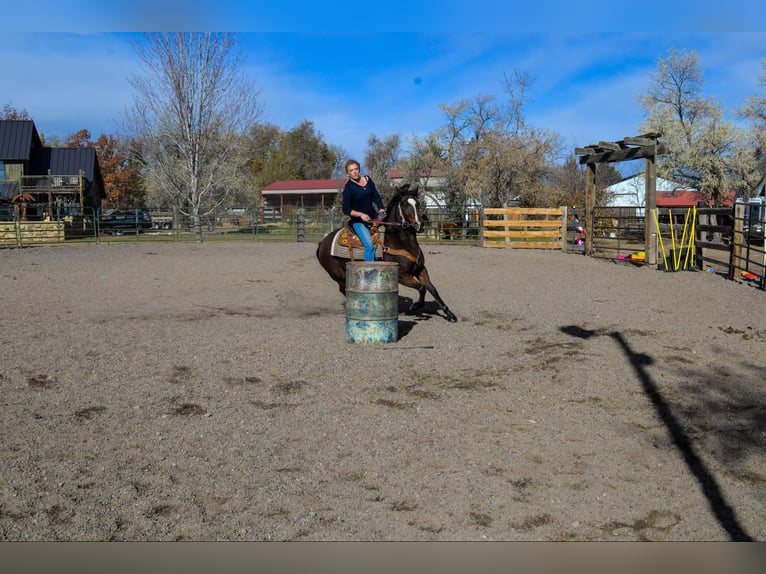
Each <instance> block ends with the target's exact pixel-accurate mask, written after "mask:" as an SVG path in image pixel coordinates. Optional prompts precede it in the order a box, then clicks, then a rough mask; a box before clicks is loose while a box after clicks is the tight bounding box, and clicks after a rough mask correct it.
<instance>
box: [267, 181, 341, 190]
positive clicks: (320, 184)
mask: <svg viewBox="0 0 766 574" xmlns="http://www.w3.org/2000/svg"><path fill="white" fill-rule="evenodd" d="M345 183H346V180H345V179H283V180H281V181H275V182H274V183H272V184H270V185H267V186H266V187H264V188H263V191H266V192H268V191H270V192H280V191H299V190H300V191H303V190H305V191H327V190H332V191H337V190H339V189H343V186H344V184H345Z"/></svg>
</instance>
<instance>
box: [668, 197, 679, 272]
mask: <svg viewBox="0 0 766 574" xmlns="http://www.w3.org/2000/svg"><path fill="white" fill-rule="evenodd" d="M668 221H670V253H671V254H672V257H673V271H678V265H676V234H675V232H674V228H675V225H673V210H672V209H670V208H668Z"/></svg>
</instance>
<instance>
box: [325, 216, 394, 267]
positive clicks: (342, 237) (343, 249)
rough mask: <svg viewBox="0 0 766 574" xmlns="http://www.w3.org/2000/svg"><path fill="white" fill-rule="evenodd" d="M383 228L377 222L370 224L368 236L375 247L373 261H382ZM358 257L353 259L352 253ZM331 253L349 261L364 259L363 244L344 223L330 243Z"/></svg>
mask: <svg viewBox="0 0 766 574" xmlns="http://www.w3.org/2000/svg"><path fill="white" fill-rule="evenodd" d="M384 232H385V228H384V227H383V226H381V225H379V224H378V223H377V222H376V223H373V224H372V227H371V228H370V235H371V236H372V243H373V244H374V245H375V259H379V260H380V259H383V234H384ZM355 252H356V253H357V254H358V255H357V256H356V257H354V253H355ZM331 253H332V255H333V256H335V257H341V258H343V259H350V260H351V261H356V260H362V259H364V244H363V243H362V240H361V239H359V236H358V235H357V234H356V233H354V230H353V228H352V227H351V226H350V225H348V223H346V224H345V225H344V226H343V227H341V228H340V229H339V230H338V231H337V232H336V233H335V238H334V239H333V242H332V249H331Z"/></svg>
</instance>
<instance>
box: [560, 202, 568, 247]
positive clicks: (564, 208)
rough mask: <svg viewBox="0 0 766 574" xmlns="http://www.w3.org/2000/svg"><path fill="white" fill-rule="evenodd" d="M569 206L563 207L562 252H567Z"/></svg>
mask: <svg viewBox="0 0 766 574" xmlns="http://www.w3.org/2000/svg"><path fill="white" fill-rule="evenodd" d="M567 231H568V229H567V206H566V205H564V206H562V207H561V250H562V251H563V252H564V253H566V252H567V237H568V234H567Z"/></svg>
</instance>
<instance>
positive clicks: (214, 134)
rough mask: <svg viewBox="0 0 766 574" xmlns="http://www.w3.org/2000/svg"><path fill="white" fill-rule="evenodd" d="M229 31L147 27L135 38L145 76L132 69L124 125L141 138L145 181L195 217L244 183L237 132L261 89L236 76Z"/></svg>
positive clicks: (237, 61)
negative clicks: (147, 30)
mask: <svg viewBox="0 0 766 574" xmlns="http://www.w3.org/2000/svg"><path fill="white" fill-rule="evenodd" d="M236 46H237V38H236V35H234V34H229V33H223V34H218V33H186V32H179V33H150V34H144V35H143V36H142V38H141V40H139V41H137V42H136V43H135V48H136V51H137V53H138V55H139V57H140V58H141V62H142V64H143V67H144V72H145V73H144V75H134V76H132V77H131V78H130V83H131V85H132V87H133V88H134V90H135V92H136V93H135V99H134V104H133V106H132V108H131V109H130V110H128V113H127V116H126V119H127V121H128V123H127V124H126V125H129V126H131V128H132V131H134V133H135V135H136V140H137V141H139V142H140V143H141V150H140V155H141V158H142V159H143V162H144V167H145V173H144V176H145V178H146V181H147V184H148V185H154V186H155V187H156V188H157V189H159V190H161V191H162V192H163V193H164V194H166V195H167V196H168V197H169V198H170V200H171V203H172V205H174V206H175V207H177V208H178V209H179V210H180V212H181V213H182V214H184V215H186V216H189V217H191V219H192V222H193V228H194V232H195V235H196V239H197V241H198V242H201V241H202V227H201V217H202V216H205V215H207V214H209V213H210V212H212V211H213V210H214V209H215V208H216V207H217V206H219V205H221V204H222V203H223V201H224V200H225V199H226V196H227V195H228V194H229V192H230V191H231V190H232V189H233V188H234V187H235V186H238V185H241V184H242V181H243V178H242V177H241V174H242V166H243V165H244V163H245V162H244V160H243V158H242V157H241V154H240V150H241V146H240V145H239V144H240V142H241V138H240V137H239V136H240V135H241V134H243V133H245V131H246V130H247V129H248V128H249V127H250V126H252V125H253V124H255V123H256V121H257V119H258V117H259V116H260V105H259V90H258V89H256V88H255V87H254V86H253V85H252V84H251V83H250V82H248V81H247V80H246V79H245V78H244V76H243V75H242V72H241V68H242V57H241V53H240V52H239V51H237V50H236Z"/></svg>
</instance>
